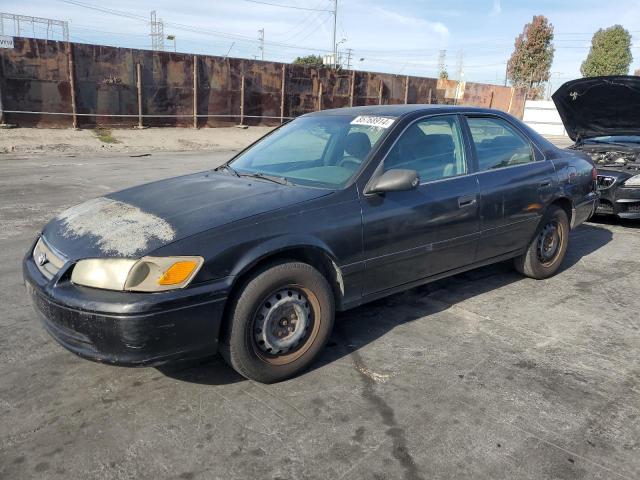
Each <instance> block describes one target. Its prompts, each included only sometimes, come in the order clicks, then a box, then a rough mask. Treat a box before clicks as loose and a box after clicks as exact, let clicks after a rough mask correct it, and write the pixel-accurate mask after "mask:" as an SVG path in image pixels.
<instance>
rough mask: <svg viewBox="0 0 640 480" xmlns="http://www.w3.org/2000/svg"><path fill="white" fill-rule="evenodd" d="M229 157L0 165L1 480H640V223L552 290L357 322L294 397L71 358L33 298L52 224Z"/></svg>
mask: <svg viewBox="0 0 640 480" xmlns="http://www.w3.org/2000/svg"><path fill="white" fill-rule="evenodd" d="M229 156H230V153H229V152H221V153H214V154H212V153H198V154H184V153H181V154H175V155H174V154H153V155H152V156H150V157H139V158H130V157H129V156H123V157H104V156H91V157H84V156H75V157H65V156H37V157H20V156H8V155H5V156H2V157H0V245H1V248H0V478H6V479H27V478H51V479H57V478H60V479H83V480H84V479H129V478H131V479H133V478H135V479H147V478H152V479H155V480H157V479H165V478H175V479H249V478H264V479H326V478H335V479H341V478H348V479H368V480H370V479H396V478H398V479H401V478H404V479H434V478H474V479H490V480H496V479H535V480H542V479H610V478H618V479H635V478H639V477H640V366H639V365H640V362H639V360H640V353H639V352H640V320H639V317H638V311H640V296H639V295H638V285H640V268H639V267H640V256H639V255H638V252H639V251H640V230H638V227H639V226H640V225H638V224H631V223H629V224H624V225H621V224H618V223H617V222H599V223H590V224H587V225H585V226H582V227H580V228H579V229H577V230H576V231H574V232H573V233H572V235H571V244H570V247H569V252H568V256H567V258H566V260H565V262H564V264H563V267H562V271H561V272H560V274H558V275H557V276H556V277H554V278H551V279H549V280H545V281H534V280H530V279H524V278H522V277H521V276H519V275H518V274H516V273H515V272H514V271H512V270H511V268H510V266H509V265H508V264H500V265H496V266H491V267H487V268H482V269H479V270H475V271H472V272H469V273H466V274H463V275H458V276H456V277H453V278H450V279H447V280H443V281H439V282H436V283H433V284H430V285H427V286H424V287H420V288H417V289H413V290H411V291H408V292H406V293H402V294H399V295H394V296H392V297H390V298H387V299H383V300H380V301H377V302H375V303H372V304H370V305H366V306H363V307H360V308H358V309H355V310H352V311H349V312H346V313H343V314H340V315H339V316H338V319H337V325H336V329H335V333H334V334H333V336H332V338H331V341H330V343H329V346H328V348H327V349H326V351H325V353H324V354H323V355H322V357H321V358H320V360H319V361H318V362H316V364H315V365H314V366H313V368H312V369H311V370H310V371H309V372H307V373H305V374H303V375H301V376H299V377H297V378H294V379H292V380H289V381H287V382H283V383H280V384H276V385H270V386H265V385H261V384H257V383H254V382H250V381H247V380H245V379H243V378H241V377H239V376H238V375H237V374H235V373H234V372H233V371H232V370H230V369H229V368H228V367H226V366H225V365H224V364H223V363H222V362H221V361H220V360H218V359H217V358H214V359H210V360H206V361H203V362H196V363H192V364H188V365H174V366H169V367H163V368H161V369H153V368H147V369H126V368H118V367H111V366H106V365H100V364H96V363H92V362H89V361H85V360H81V359H79V358H77V357H76V356H74V355H73V354H71V353H68V352H67V351H65V350H64V349H62V347H60V346H58V345H57V344H56V343H55V342H54V341H53V340H52V339H51V338H50V337H49V336H48V335H47V333H46V332H45V331H44V329H43V328H42V326H41V325H40V324H39V323H38V321H37V318H36V316H35V314H34V312H33V310H32V307H31V305H30V302H29V299H28V298H27V294H26V292H25V290H24V287H23V285H22V280H21V270H20V261H21V258H22V255H23V254H24V253H25V251H26V250H27V248H28V247H29V245H30V242H31V241H32V239H33V238H34V236H35V235H36V233H37V232H38V231H39V228H40V227H41V226H42V225H43V223H44V222H45V221H46V220H47V219H48V218H50V217H51V216H53V215H54V214H56V213H57V212H59V211H61V210H62V209H64V208H66V207H68V206H70V205H73V204H76V203H79V202H82V201H84V200H87V199H89V198H92V197H95V196H98V195H101V194H104V193H107V192H109V191H113V190H116V189H121V188H124V187H127V186H130V185H134V184H138V183H141V182H143V181H150V180H153V179H157V178H162V177H168V176H173V175H177V174H180V173H189V172H193V171H198V170H203V169H205V168H209V167H212V166H215V165H217V164H218V163H220V162H221V161H222V160H224V159H225V158H228V157H229Z"/></svg>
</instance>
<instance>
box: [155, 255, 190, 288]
mask: <svg viewBox="0 0 640 480" xmlns="http://www.w3.org/2000/svg"><path fill="white" fill-rule="evenodd" d="M196 268H198V263H197V262H194V261H192V260H186V261H180V262H176V263H174V264H173V265H171V266H170V267H169V268H168V269H167V270H166V271H165V272H164V274H163V275H162V277H160V279H159V280H158V285H177V284H179V283H182V282H184V281H185V280H186V279H188V278H189V276H191V274H192V273H193V271H194V270H195V269H196Z"/></svg>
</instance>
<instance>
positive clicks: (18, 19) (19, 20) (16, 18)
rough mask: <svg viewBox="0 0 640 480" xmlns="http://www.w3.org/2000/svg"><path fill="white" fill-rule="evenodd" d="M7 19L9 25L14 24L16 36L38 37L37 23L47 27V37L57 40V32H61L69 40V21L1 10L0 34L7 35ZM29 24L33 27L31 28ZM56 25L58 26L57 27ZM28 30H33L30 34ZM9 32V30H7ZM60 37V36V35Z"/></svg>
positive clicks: (66, 40)
mask: <svg viewBox="0 0 640 480" xmlns="http://www.w3.org/2000/svg"><path fill="white" fill-rule="evenodd" d="M5 20H7V21H8V23H9V25H11V24H13V35H14V36H16V37H22V36H23V35H24V36H32V37H33V38H37V37H36V25H38V26H40V25H43V26H44V27H45V28H46V39H47V40H49V37H50V36H51V39H52V40H55V37H56V34H61V35H60V36H61V37H62V40H64V41H65V42H68V41H69V22H66V21H64V20H55V19H53V18H42V17H30V16H28V15H15V14H13V13H4V12H0V35H5V28H4V24H5ZM29 26H31V28H30V29H29ZM56 27H58V28H57V29H56ZM28 30H31V34H32V35H29V33H28ZM56 30H57V31H56ZM7 33H9V32H7ZM58 38H60V37H58Z"/></svg>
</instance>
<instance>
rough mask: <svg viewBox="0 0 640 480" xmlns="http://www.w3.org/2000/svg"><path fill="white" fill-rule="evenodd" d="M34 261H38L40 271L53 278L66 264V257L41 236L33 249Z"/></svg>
mask: <svg viewBox="0 0 640 480" xmlns="http://www.w3.org/2000/svg"><path fill="white" fill-rule="evenodd" d="M33 261H34V262H35V263H36V266H37V267H38V270H40V273H42V274H43V275H44V276H45V277H46V278H48V279H49V280H51V279H52V278H53V277H54V275H55V274H56V273H58V272H59V271H60V269H61V268H62V266H63V265H64V263H65V258H64V256H63V255H61V254H60V253H58V252H55V251H54V250H53V249H52V248H51V247H49V246H48V245H47V244H46V242H45V241H44V240H43V239H42V237H40V239H39V240H38V243H36V246H35V248H34V249H33Z"/></svg>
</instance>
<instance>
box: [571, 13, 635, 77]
mask: <svg viewBox="0 0 640 480" xmlns="http://www.w3.org/2000/svg"><path fill="white" fill-rule="evenodd" d="M632 60H633V57H632V56H631V35H630V34H629V32H628V31H627V30H625V29H624V28H623V27H622V25H614V26H613V27H609V28H607V29H604V30H603V29H602V28H601V29H600V30H598V31H597V32H596V33H594V34H593V39H592V40H591V50H589V55H587V59H586V60H585V61H584V62H582V66H581V67H580V72H581V73H582V76H583V77H599V76H601V75H626V74H627V73H629V66H630V65H631V61H632Z"/></svg>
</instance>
